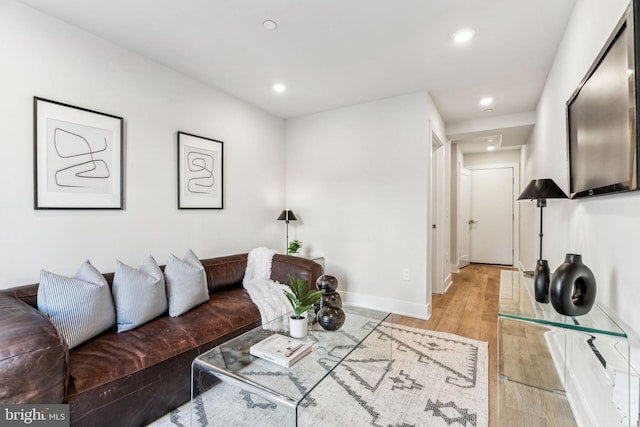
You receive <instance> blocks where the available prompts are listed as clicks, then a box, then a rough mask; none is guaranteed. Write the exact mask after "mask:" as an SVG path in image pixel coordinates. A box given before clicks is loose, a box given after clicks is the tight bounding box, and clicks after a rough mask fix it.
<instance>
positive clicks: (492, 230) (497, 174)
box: [470, 167, 514, 265]
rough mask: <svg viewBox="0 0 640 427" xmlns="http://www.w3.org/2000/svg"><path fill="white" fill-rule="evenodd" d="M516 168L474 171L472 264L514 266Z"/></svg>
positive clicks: (472, 178) (472, 185) (472, 172)
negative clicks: (514, 190)
mask: <svg viewBox="0 0 640 427" xmlns="http://www.w3.org/2000/svg"><path fill="white" fill-rule="evenodd" d="M513 189H514V169H513V168H511V167H503V168H493V169H471V248H470V261H471V262H474V263H482V264H502V265H513V255H514V254H513V223H514V211H513V201H514V200H513Z"/></svg>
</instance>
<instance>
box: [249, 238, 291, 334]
mask: <svg viewBox="0 0 640 427" xmlns="http://www.w3.org/2000/svg"><path fill="white" fill-rule="evenodd" d="M275 254H276V251H274V250H273V249H269V248H265V247H260V248H255V249H253V250H251V252H249V257H248V259H247V269H246V270H245V273H244V279H242V285H243V286H244V288H245V289H246V290H247V292H248V293H249V296H250V297H251V301H253V302H254V304H255V305H257V306H258V310H260V318H261V319H262V324H263V325H264V324H265V323H268V322H270V321H271V320H273V319H275V318H277V317H280V316H282V315H283V314H286V313H288V312H290V311H291V310H293V307H291V303H289V300H288V299H287V297H286V296H285V295H284V292H283V291H284V290H289V287H288V286H286V285H283V284H281V283H278V282H275V281H273V280H271V279H270V277H271V260H272V259H273V256H274V255H275ZM276 326H277V325H276Z"/></svg>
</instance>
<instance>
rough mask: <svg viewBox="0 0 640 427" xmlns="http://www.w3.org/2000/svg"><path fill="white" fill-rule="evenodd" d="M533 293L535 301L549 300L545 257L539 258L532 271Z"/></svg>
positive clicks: (545, 301) (547, 270)
mask: <svg viewBox="0 0 640 427" xmlns="http://www.w3.org/2000/svg"><path fill="white" fill-rule="evenodd" d="M533 294H534V295H535V297H536V301H538V302H543V303H548V302H549V263H548V262H547V260H546V259H539V260H538V262H537V263H536V269H535V270H534V273H533Z"/></svg>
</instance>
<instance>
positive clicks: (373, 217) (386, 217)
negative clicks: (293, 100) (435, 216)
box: [286, 92, 446, 317]
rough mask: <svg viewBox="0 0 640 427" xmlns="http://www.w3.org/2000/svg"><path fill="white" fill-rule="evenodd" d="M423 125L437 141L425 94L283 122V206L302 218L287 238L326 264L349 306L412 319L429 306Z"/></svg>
mask: <svg viewBox="0 0 640 427" xmlns="http://www.w3.org/2000/svg"><path fill="white" fill-rule="evenodd" d="M429 123H431V125H432V127H433V130H434V132H436V134H437V135H438V136H439V138H440V139H441V140H442V141H446V139H445V138H444V137H443V136H444V124H443V122H442V119H441V118H440V116H439V113H438V112H437V110H436V108H435V106H434V105H433V102H432V101H431V98H430V97H429V95H428V94H427V93H426V92H421V93H414V94H410V95H405V96H400V97H395V98H390V99H384V100H380V101H376V102H371V103H367V104H361V105H356V106H352V107H347V108H342V109H338V110H333V111H328V112H323V113H319V114H314V115H309V116H304V117H300V118H295V119H291V120H287V123H286V146H287V147H286V181H287V184H286V188H287V191H286V194H287V206H288V207H289V208H290V209H292V210H293V211H294V212H295V214H296V215H297V216H298V217H299V218H300V219H301V221H298V222H296V223H292V224H293V227H292V235H293V237H295V238H298V239H300V240H301V241H302V242H303V243H304V245H305V248H306V250H307V251H308V252H307V253H311V254H315V255H324V256H325V257H326V264H325V270H326V272H327V273H328V274H332V275H334V276H336V277H337V278H338V280H339V282H340V286H339V290H340V291H341V292H345V291H346V292H345V293H346V296H347V297H348V298H352V299H353V300H357V301H358V302H360V303H362V304H365V305H369V306H375V307H379V308H386V309H389V310H394V311H395V312H396V313H406V314H411V315H414V316H419V317H425V316H426V315H427V312H428V310H429V308H428V304H430V301H431V290H430V289H427V271H428V266H427V231H428V230H427V217H428V215H429V213H428V208H429V203H428V201H427V200H428V192H429V190H428V189H429V179H430V178H429V175H430V172H429V171H430V167H429V161H430V160H429V158H430V145H431V138H430V134H431V131H430V129H429ZM293 237H292V238H293ZM404 268H409V269H410V273H411V280H410V281H402V270H403V269H404Z"/></svg>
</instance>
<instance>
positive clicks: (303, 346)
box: [249, 334, 311, 368]
mask: <svg viewBox="0 0 640 427" xmlns="http://www.w3.org/2000/svg"><path fill="white" fill-rule="evenodd" d="M310 352H311V343H310V342H307V341H302V340H298V339H295V338H291V337H287V336H285V335H281V334H273V335H271V336H270V337H268V338H265V339H264V340H262V341H260V342H259V343H257V344H254V345H252V346H251V348H250V349H249V353H250V354H251V355H252V356H256V357H260V358H261V359H265V360H268V361H269V362H273V363H276V364H278V365H280V366H284V367H285V368H288V367H290V366H291V365H293V364H294V363H296V362H297V361H298V360H300V359H302V358H303V357H304V356H306V355H307V354H309V353H310Z"/></svg>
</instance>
